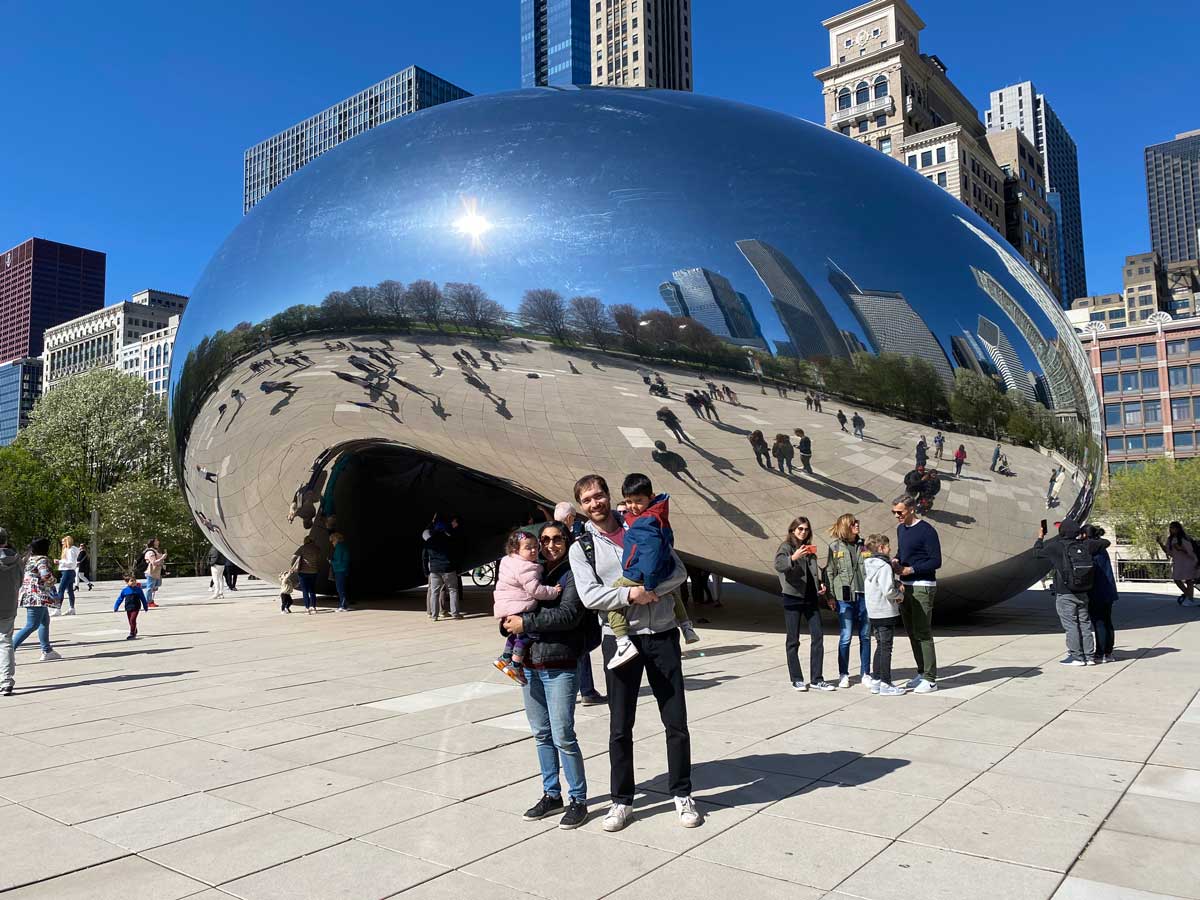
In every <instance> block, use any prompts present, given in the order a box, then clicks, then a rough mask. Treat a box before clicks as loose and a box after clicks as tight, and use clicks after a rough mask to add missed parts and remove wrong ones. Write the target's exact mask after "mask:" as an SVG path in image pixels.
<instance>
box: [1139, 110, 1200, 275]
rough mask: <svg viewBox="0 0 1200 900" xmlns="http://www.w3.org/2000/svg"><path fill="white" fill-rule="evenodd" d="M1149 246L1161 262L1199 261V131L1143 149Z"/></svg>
mask: <svg viewBox="0 0 1200 900" xmlns="http://www.w3.org/2000/svg"><path fill="white" fill-rule="evenodd" d="M1146 199H1147V201H1148V203H1149V207H1150V246H1151V248H1153V249H1154V250H1156V251H1157V252H1158V255H1159V256H1160V257H1162V260H1163V262H1166V263H1173V262H1181V261H1183V260H1185V259H1196V258H1197V257H1200V235H1198V234H1197V231H1198V230H1200V129H1197V130H1196V131H1186V132H1184V133H1183V134H1177V135H1175V140H1173V141H1167V142H1166V143H1163V144H1154V145H1153V146H1150V147H1147V148H1146Z"/></svg>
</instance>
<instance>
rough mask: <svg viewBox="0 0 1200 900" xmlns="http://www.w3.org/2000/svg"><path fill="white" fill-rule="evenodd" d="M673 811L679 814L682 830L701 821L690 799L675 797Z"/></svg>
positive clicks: (698, 812) (693, 801)
mask: <svg viewBox="0 0 1200 900" xmlns="http://www.w3.org/2000/svg"><path fill="white" fill-rule="evenodd" d="M675 811H676V812H677V813H679V824H680V825H682V826H683V827H684V828H695V827H696V826H697V825H699V824H700V823H701V822H702V821H703V819H702V818H701V817H700V810H698V809H696V801H695V800H693V799H692V798H691V797H676V798H675ZM606 821H607V820H606Z"/></svg>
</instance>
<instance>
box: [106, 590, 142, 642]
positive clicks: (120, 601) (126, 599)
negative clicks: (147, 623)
mask: <svg viewBox="0 0 1200 900" xmlns="http://www.w3.org/2000/svg"><path fill="white" fill-rule="evenodd" d="M122 605H123V606H124V607H125V618H127V619H128V620H129V637H127V638H125V640H127V641H133V640H137V620H138V613H140V612H141V611H142V610H143V609H149V608H150V607H149V605H148V604H147V603H146V594H145V592H144V591H143V590H142V586H141V585H140V584H138V580H137V577H136V576H134V575H130V576H128V577H127V578H126V579H125V587H124V588H123V589H122V590H121V593H120V594H118V595H117V602H116V603H114V604H113V612H119V611H120V609H121V607H122Z"/></svg>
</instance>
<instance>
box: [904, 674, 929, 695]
mask: <svg viewBox="0 0 1200 900" xmlns="http://www.w3.org/2000/svg"><path fill="white" fill-rule="evenodd" d="M924 680H925V679H924V678H922V677H921V676H920V675H914V676H913V677H912V678H910V679H908V681H906V682H904V686H905V687H906V688H908V689H909V690H910V691H912V690H916V687H917V685H918V684H920V683H921V682H922V681H924Z"/></svg>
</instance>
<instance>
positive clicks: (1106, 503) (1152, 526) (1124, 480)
mask: <svg viewBox="0 0 1200 900" xmlns="http://www.w3.org/2000/svg"><path fill="white" fill-rule="evenodd" d="M1097 508H1098V511H1099V512H1100V513H1101V514H1102V515H1103V516H1104V518H1106V519H1107V520H1109V521H1110V522H1112V523H1113V525H1114V526H1115V527H1116V529H1117V531H1118V532H1120V533H1121V534H1122V535H1128V536H1129V538H1130V540H1131V541H1132V542H1133V543H1134V544H1135V545H1136V546H1137V547H1138V548H1139V549H1140V550H1141V551H1142V552H1143V553H1146V554H1148V555H1149V556H1151V557H1157V556H1161V551H1160V550H1159V547H1158V541H1159V540H1160V539H1162V538H1164V537H1165V535H1166V533H1167V523H1168V522H1172V521H1179V522H1182V523H1183V525H1184V528H1185V529H1186V530H1187V532H1188V533H1189V534H1200V464H1197V463H1196V462H1194V461H1192V460H1174V459H1156V460H1152V461H1151V462H1148V463H1146V465H1145V467H1144V468H1140V469H1127V470H1126V471H1124V472H1118V473H1117V474H1115V475H1113V476H1112V477H1111V478H1110V479H1109V484H1108V490H1107V491H1105V492H1104V493H1103V494H1102V495H1101V496H1100V500H1099V503H1098V504H1097Z"/></svg>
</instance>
